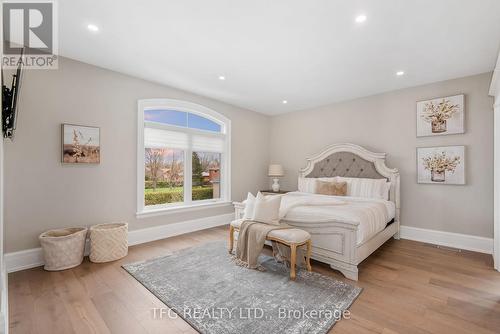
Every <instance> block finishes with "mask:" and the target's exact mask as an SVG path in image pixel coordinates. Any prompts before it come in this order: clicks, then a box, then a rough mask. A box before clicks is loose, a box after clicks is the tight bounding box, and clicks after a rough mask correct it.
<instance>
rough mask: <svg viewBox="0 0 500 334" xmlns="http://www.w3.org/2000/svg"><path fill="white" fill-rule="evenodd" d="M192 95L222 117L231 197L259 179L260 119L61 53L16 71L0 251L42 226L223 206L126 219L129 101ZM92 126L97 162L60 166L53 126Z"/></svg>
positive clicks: (33, 241)
mask: <svg viewBox="0 0 500 334" xmlns="http://www.w3.org/2000/svg"><path fill="white" fill-rule="evenodd" d="M146 98H174V99H181V100H186V101H191V102H194V103H199V104H202V105H204V106H207V107H209V108H211V109H213V110H216V111H218V112H220V113H222V114H224V115H225V116H226V117H228V118H229V119H231V121H232V197H233V199H235V200H239V199H242V198H243V197H244V196H245V195H246V192H247V191H256V190H258V189H260V188H262V187H263V186H265V185H266V184H267V178H266V177H265V170H266V165H267V162H268V148H267V147H268V142H269V139H268V133H269V119H268V117H266V116H263V115H261V114H257V113H255V112H251V111H248V110H244V109H241V108H237V107H234V106H230V105H227V104H224V103H221V102H217V101H214V100H211V99H207V98H203V97H200V96H197V95H194V94H190V93H186V92H182V91H179V90H176V89H172V88H169V87H165V86H161V85H157V84H153V83H150V82H147V81H143V80H140V79H136V78H132V77H129V76H126V75H122V74H119V73H116V72H112V71H108V70H104V69H101V68H97V67H94V66H91V65H87V64H83V63H80V62H77V61H73V60H69V59H64V58H63V59H60V63H59V70H57V71H35V70H32V71H26V72H25V76H24V78H23V87H22V99H21V105H20V112H19V119H18V123H17V124H18V129H17V132H16V138H15V140H14V141H13V142H10V141H6V142H5V194H6V195H7V196H6V198H5V225H6V226H5V227H6V231H5V232H6V237H5V239H6V251H7V252H13V251H18V250H23V249H28V248H33V247H39V243H38V240H37V237H38V235H39V233H41V232H42V231H44V230H47V229H52V228H59V227H63V226H72V225H76V226H78V225H90V224H95V223H100V222H107V221H114V220H125V221H128V222H129V223H130V229H131V230H132V229H138V228H142V227H149V226H153V225H160V224H168V223H174V222H179V221H184V220H189V219H195V218H200V217H206V216H211V215H217V214H223V213H229V212H231V211H232V208H231V207H230V206H228V207H225V208H217V209H209V210H200V211H196V212H192V213H189V214H187V213H186V214H175V215H165V216H159V217H154V218H145V219H139V220H138V219H136V217H135V212H136V183H137V182H136V178H137V177H136V169H137V167H136V165H137V163H136V156H137V153H136V150H137V146H136V142H137V135H136V133H137V130H136V126H137V125H136V123H137V100H138V99H146ZM61 123H75V124H83V125H94V126H99V127H101V148H102V156H101V164H100V165H96V166H63V165H62V164H61V163H60V160H61V158H60V140H61V137H60V125H61Z"/></svg>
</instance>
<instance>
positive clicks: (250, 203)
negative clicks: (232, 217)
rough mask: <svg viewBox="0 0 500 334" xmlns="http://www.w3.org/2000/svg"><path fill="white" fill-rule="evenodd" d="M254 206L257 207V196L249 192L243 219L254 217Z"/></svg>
mask: <svg viewBox="0 0 500 334" xmlns="http://www.w3.org/2000/svg"><path fill="white" fill-rule="evenodd" d="M254 208H255V196H254V195H252V193H248V195H247V200H246V202H245V210H244V211H243V220H250V219H252V217H253V211H254Z"/></svg>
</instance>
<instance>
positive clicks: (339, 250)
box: [234, 144, 400, 280]
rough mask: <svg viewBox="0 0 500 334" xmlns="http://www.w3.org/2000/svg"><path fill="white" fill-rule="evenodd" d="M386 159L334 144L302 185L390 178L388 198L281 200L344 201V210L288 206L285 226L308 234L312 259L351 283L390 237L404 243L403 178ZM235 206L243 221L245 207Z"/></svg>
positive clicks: (312, 164)
mask: <svg viewBox="0 0 500 334" xmlns="http://www.w3.org/2000/svg"><path fill="white" fill-rule="evenodd" d="M385 158H386V154H385V153H374V152H371V151H369V150H367V149H365V148H363V147H361V146H358V145H355V144H335V145H332V146H329V147H327V148H326V149H325V150H323V151H322V152H321V153H319V154H317V155H315V156H313V157H311V158H308V159H307V164H306V167H304V168H303V169H301V170H300V171H299V181H300V182H304V181H305V182H313V183H314V182H316V180H324V179H326V180H328V179H329V178H333V177H340V178H349V179H352V180H366V179H374V182H378V181H381V179H385V180H386V181H387V182H385V181H384V183H386V184H387V198H377V199H375V198H365V197H363V198H361V197H350V196H346V197H344V196H326V195H316V194H311V193H306V192H304V190H303V189H301V190H302V191H301V192H292V193H289V194H287V195H284V197H283V198H282V203H283V202H285V203H287V202H288V203H291V202H293V201H294V200H296V199H297V198H300V199H304V198H307V199H308V200H309V201H310V202H311V203H318V202H319V203H321V202H322V201H323V202H327V201H329V200H330V201H336V199H339V202H343V203H342V205H334V204H335V202H333V203H332V205H328V204H327V205H324V204H319V205H295V206H294V205H290V204H288V206H289V207H290V208H288V210H287V212H286V214H284V215H283V218H282V219H281V221H282V222H283V223H286V224H289V225H291V226H294V227H297V228H300V229H303V230H306V231H308V232H309V233H310V234H311V237H312V256H311V257H312V258H313V259H315V260H318V261H321V262H324V263H327V264H329V265H330V267H331V268H333V269H335V270H338V271H340V272H341V273H342V274H343V275H344V276H345V277H347V278H349V279H352V280H358V265H359V264H360V263H361V262H362V261H363V260H364V259H366V258H367V257H368V256H369V255H370V254H371V253H373V252H374V251H375V250H376V249H377V248H379V247H380V246H381V245H382V244H384V243H385V242H386V241H387V240H388V239H390V238H391V237H394V238H396V239H399V226H400V219H399V218H400V195H399V194H400V177H399V172H398V170H397V169H394V168H389V167H387V165H386V163H385ZM302 188H304V186H303V185H302ZM330 197H331V198H332V199H328V198H330ZM333 198H335V199H333ZM234 205H235V215H236V219H239V218H240V217H241V216H242V212H243V209H244V203H241V202H235V203H234Z"/></svg>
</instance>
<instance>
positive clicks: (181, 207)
mask: <svg viewBox="0 0 500 334" xmlns="http://www.w3.org/2000/svg"><path fill="white" fill-rule="evenodd" d="M137 105H138V112H137V114H138V116H137V214H136V215H137V217H147V216H156V215H160V214H165V213H169V212H179V211H190V210H198V209H202V208H207V207H216V206H223V205H228V204H230V203H231V182H230V181H231V120H229V119H228V118H227V117H225V116H223V115H221V114H220V113H218V112H216V111H214V110H212V109H210V108H207V107H204V106H202V105H199V104H196V103H192V102H187V101H181V100H173V99H144V100H139V101H138V103H137ZM148 109H171V110H177V111H182V112H187V113H192V114H195V115H198V116H201V117H204V118H206V119H208V120H210V121H213V122H215V123H217V124H219V125H220V126H221V132H214V131H209V130H201V129H196V128H188V127H183V126H176V125H170V124H164V123H158V122H149V121H145V120H144V111H145V110H148ZM146 124H148V127H154V128H157V129H165V130H173V131H179V132H183V133H187V134H188V135H189V136H191V135H193V134H202V135H207V136H215V137H222V138H224V150H223V152H222V154H221V171H220V182H221V188H220V198H217V199H206V200H198V201H193V200H192V162H191V161H192V149H191V148H189V149H187V150H185V151H184V201H183V202H177V203H166V204H159V205H150V206H146V205H145V203H144V187H145V168H144V167H145V156H144V150H145V147H144V128H145V126H146ZM188 166H191V168H188Z"/></svg>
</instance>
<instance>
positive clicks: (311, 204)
mask: <svg viewBox="0 0 500 334" xmlns="http://www.w3.org/2000/svg"><path fill="white" fill-rule="evenodd" d="M281 203H282V206H281V209H280V219H282V220H284V221H285V222H286V223H288V224H290V225H292V226H293V222H294V221H297V222H303V223H307V222H332V221H333V222H342V223H348V224H353V225H357V226H358V233H357V240H356V242H357V244H358V245H360V244H362V243H364V242H365V241H367V240H369V239H370V238H371V237H372V236H373V235H375V234H377V233H378V232H380V231H382V230H383V229H384V228H385V226H386V225H387V222H388V221H389V220H390V219H392V218H394V214H395V207H394V203H392V202H389V201H385V200H382V199H374V198H360V197H349V196H342V197H340V196H326V195H318V194H309V193H302V192H290V193H287V194H286V195H283V197H282V199H281Z"/></svg>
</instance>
